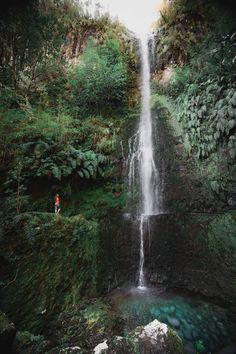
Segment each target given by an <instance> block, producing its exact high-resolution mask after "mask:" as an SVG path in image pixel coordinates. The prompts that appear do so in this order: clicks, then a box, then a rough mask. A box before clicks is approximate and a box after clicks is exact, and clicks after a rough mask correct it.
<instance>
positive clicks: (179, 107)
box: [154, 0, 236, 203]
mask: <svg viewBox="0 0 236 354" xmlns="http://www.w3.org/2000/svg"><path fill="white" fill-rule="evenodd" d="M156 38H157V39H156V40H157V45H156V51H157V55H158V58H159V60H158V61H157V64H156V67H155V70H156V78H157V80H154V87H155V90H157V92H158V95H159V97H158V96H156V98H154V102H155V101H156V104H157V106H158V104H161V105H163V104H164V105H165V106H166V107H167V108H168V109H169V110H170V111H171V112H172V117H173V119H172V125H173V126H175V128H176V127H177V126H178V129H177V134H179V136H181V139H182V142H183V144H184V147H185V149H186V151H187V153H188V155H189V156H190V155H191V156H194V157H195V161H196V164H197V166H198V167H197V168H198V171H199V172H198V173H199V179H201V178H202V183H203V184H205V185H206V186H207V187H208V189H211V191H212V192H213V193H215V196H217V195H218V197H219V200H221V202H224V203H225V202H226V200H227V199H228V200H229V199H230V198H231V196H232V193H235V192H236V185H235V176H236V170H235V158H236V145H235V142H236V135H235V134H236V130H235V129H236V118H235V117H236V77H235V69H236V61H235V57H236V45H235V43H236V28H235V14H234V11H231V12H230V9H229V8H225V7H224V6H223V5H220V4H216V5H215V4H214V5H213V3H212V2H208V3H206V2H204V1H201V0H199V1H184V0H176V1H174V2H173V3H172V4H171V5H170V6H169V7H168V8H166V9H165V10H164V11H163V13H162V16H161V19H160V21H159V24H158V30H157V37H156ZM159 79H160V81H159Z"/></svg>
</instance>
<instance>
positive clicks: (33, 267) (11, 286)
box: [1, 213, 99, 333]
mask: <svg viewBox="0 0 236 354" xmlns="http://www.w3.org/2000/svg"><path fill="white" fill-rule="evenodd" d="M98 231H99V228H98V224H97V223H96V222H95V221H91V220H90V221H88V220H86V219H85V218H84V217H83V216H82V215H78V216H74V217H70V218H66V217H62V216H60V215H54V214H43V213H35V214H34V213H32V214H31V213H29V214H21V215H20V216H19V217H18V218H16V219H15V227H14V228H13V229H12V230H11V233H9V239H8V240H5V243H4V248H5V254H6V255H7V254H14V261H12V262H13V263H11V264H10V265H9V267H8V268H9V269H8V274H7V276H6V278H7V280H6V283H7V286H6V287H3V288H2V289H1V298H2V306H3V308H4V309H6V310H7V313H9V314H10V315H11V316H12V318H13V319H14V321H16V322H17V323H18V324H20V326H21V328H27V329H29V330H32V331H33V332H35V331H36V333H37V331H38V330H39V329H40V328H41V329H42V328H43V329H44V330H45V331H46V329H47V328H48V326H49V324H50V322H51V321H52V319H53V318H54V317H55V316H56V315H57V314H58V313H60V312H61V311H62V310H63V308H65V307H66V306H69V305H72V304H76V303H78V302H79V301H80V299H81V298H82V297H83V296H85V295H90V296H92V295H95V294H96V289H97V274H98V267H97V255H98V250H99V238H98ZM8 279H13V281H8Z"/></svg>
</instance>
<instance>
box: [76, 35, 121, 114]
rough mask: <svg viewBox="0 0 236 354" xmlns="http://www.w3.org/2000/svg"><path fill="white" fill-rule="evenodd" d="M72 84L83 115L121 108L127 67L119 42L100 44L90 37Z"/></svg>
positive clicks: (79, 110) (77, 103)
mask: <svg viewBox="0 0 236 354" xmlns="http://www.w3.org/2000/svg"><path fill="white" fill-rule="evenodd" d="M72 85H73V88H74V89H73V91H74V92H73V96H74V104H75V105H76V106H77V109H78V113H79V114H80V115H84V114H100V113H111V112H112V111H116V110H119V106H122V105H124V103H125V102H126V95H127V70H126V65H125V62H124V59H123V58H122V53H121V50H120V47H119V42H118V41H117V40H116V39H114V38H112V39H108V40H107V41H106V42H105V43H104V44H103V46H97V45H96V44H95V42H94V41H93V40H90V41H89V42H88V44H87V47H86V49H85V51H84V53H83V55H82V57H81V60H80V63H79V65H78V66H77V67H76V69H75V71H74V72H73V79H72Z"/></svg>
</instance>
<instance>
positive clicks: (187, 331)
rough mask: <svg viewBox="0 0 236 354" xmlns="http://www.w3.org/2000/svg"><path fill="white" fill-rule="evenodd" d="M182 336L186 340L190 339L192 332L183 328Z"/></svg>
mask: <svg viewBox="0 0 236 354" xmlns="http://www.w3.org/2000/svg"><path fill="white" fill-rule="evenodd" d="M183 336H184V338H185V339H186V340H191V339H192V334H191V331H189V330H188V329H184V330H183Z"/></svg>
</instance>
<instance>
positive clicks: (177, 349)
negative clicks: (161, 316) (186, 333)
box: [167, 328, 186, 354]
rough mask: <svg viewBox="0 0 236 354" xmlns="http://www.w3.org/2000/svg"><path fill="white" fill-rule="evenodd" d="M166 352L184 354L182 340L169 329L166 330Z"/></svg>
mask: <svg viewBox="0 0 236 354" xmlns="http://www.w3.org/2000/svg"><path fill="white" fill-rule="evenodd" d="M167 336H168V342H167V343H168V350H169V351H170V352H171V353H174V354H185V353H186V351H185V350H184V347H183V343H182V340H181V339H180V338H179V336H178V334H177V333H176V332H175V331H173V330H172V329H171V328H168V332H167Z"/></svg>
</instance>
